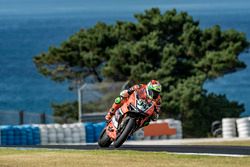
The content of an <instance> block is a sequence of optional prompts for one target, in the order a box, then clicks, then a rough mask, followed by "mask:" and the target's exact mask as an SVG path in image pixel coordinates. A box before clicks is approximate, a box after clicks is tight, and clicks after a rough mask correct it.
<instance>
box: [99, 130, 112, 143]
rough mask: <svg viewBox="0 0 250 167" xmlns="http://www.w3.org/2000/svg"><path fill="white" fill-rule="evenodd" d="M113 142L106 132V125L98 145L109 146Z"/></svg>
mask: <svg viewBox="0 0 250 167" xmlns="http://www.w3.org/2000/svg"><path fill="white" fill-rule="evenodd" d="M111 143H112V141H111V139H110V138H109V136H108V135H107V133H106V127H105V128H104V129H103V130H102V132H101V134H100V136H99V139H98V145H99V146H100V147H109V146H110V144H111Z"/></svg>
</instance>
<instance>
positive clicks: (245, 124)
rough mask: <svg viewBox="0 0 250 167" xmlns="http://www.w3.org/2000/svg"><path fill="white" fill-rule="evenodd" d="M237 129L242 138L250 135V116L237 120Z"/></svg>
mask: <svg viewBox="0 0 250 167" xmlns="http://www.w3.org/2000/svg"><path fill="white" fill-rule="evenodd" d="M236 122H237V130H238V134H239V137H240V138H246V137H250V120H249V118H239V119H237V120H236Z"/></svg>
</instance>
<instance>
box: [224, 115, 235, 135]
mask: <svg viewBox="0 0 250 167" xmlns="http://www.w3.org/2000/svg"><path fill="white" fill-rule="evenodd" d="M222 135H223V138H234V137H236V136H237V134H236V119H235V118H224V119H222Z"/></svg>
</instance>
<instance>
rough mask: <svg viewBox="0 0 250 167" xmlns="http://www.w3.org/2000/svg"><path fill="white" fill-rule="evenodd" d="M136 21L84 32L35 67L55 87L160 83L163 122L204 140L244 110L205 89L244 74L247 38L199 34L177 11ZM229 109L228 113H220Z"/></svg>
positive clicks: (150, 13) (214, 31) (214, 30)
mask: <svg viewBox="0 0 250 167" xmlns="http://www.w3.org/2000/svg"><path fill="white" fill-rule="evenodd" d="M135 18H136V19H137V22H122V21H117V22H116V24H114V25H106V24H105V23H97V24H96V25H95V26H94V27H92V28H89V29H86V30H80V31H79V32H78V33H76V34H74V35H73V36H72V37H70V39H69V40H67V41H66V42H64V43H62V45H61V46H60V47H58V48H55V47H52V48H50V49H49V51H48V52H47V53H42V54H41V55H38V56H36V57H35V58H34V62H35V64H36V66H37V68H38V70H39V72H40V73H42V74H43V75H45V76H47V77H50V78H51V79H52V80H55V81H64V80H67V81H70V82H73V81H74V80H75V79H76V78H81V79H83V78H85V77H87V76H89V75H94V76H95V77H96V78H97V80H98V81H101V80H102V79H103V78H106V79H107V78H109V79H113V80H115V81H124V80H133V81H136V82H148V80H151V79H158V80H159V81H160V82H161V83H162V86H163V93H162V98H163V103H162V111H163V113H162V116H167V117H169V116H171V117H174V118H179V119H181V120H182V121H183V125H184V132H185V133H186V134H185V135H186V136H190V135H191V136H204V135H206V133H205V132H207V131H209V129H207V128H208V127H209V126H210V125H209V124H211V122H212V121H213V120H214V119H221V118H222V117H223V116H239V115H240V113H241V112H243V111H244V107H243V106H242V105H239V104H238V103H235V102H230V101H228V100H227V99H226V97H224V96H223V97H222V96H220V95H219V96H217V95H209V94H207V92H206V90H204V88H203V84H204V82H205V81H207V80H208V79H215V78H217V77H220V76H223V75H225V74H227V73H231V72H235V71H237V70H238V69H239V68H245V64H244V62H242V61H240V60H239V59H238V57H239V54H240V53H241V52H243V51H244V50H245V49H247V48H248V47H249V42H248V41H247V39H246V36H245V34H244V33H241V32H237V31H235V30H225V31H223V30H221V28H220V27H219V26H218V25H215V26H213V27H211V28H207V29H201V28H199V22H197V21H194V20H193V18H192V17H191V16H189V15H188V14H187V13H186V12H179V13H178V12H177V11H176V10H175V9H173V10H170V11H166V12H165V13H161V11H160V10H159V9H158V8H152V9H150V10H146V11H145V12H144V13H141V14H136V15H135ZM209 99H210V100H209ZM222 99H223V100H222ZM220 100H221V101H222V102H223V103H221V104H220V103H218V106H216V107H217V111H216V112H219V113H220V114H218V115H217V117H213V116H211V117H199V115H203V114H205V113H206V114H208V115H209V113H207V112H211V111H212V110H213V109H212V106H210V103H213V102H214V101H220ZM205 102H206V103H205ZM200 104H203V105H202V106H201V105H200ZM231 105H233V106H234V107H233V109H232V110H230V111H228V112H227V113H226V112H222V110H220V107H223V106H231ZM204 106H205V108H204ZM231 111H232V112H231ZM211 115H212V114H211ZM207 118H209V121H207V120H205V119H207ZM201 120H204V122H205V123H204V124H206V126H204V128H206V129H205V130H200V131H195V128H196V127H197V126H196V124H195V123H194V122H195V121H198V122H199V121H201Z"/></svg>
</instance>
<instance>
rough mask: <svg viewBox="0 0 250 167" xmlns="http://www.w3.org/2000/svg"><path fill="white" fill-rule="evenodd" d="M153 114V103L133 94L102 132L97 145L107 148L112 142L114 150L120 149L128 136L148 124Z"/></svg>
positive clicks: (135, 93)
mask: <svg viewBox="0 0 250 167" xmlns="http://www.w3.org/2000/svg"><path fill="white" fill-rule="evenodd" d="M153 114H154V102H153V101H152V100H149V99H147V98H146V97H140V95H139V94H138V93H137V92H134V93H133V94H131V95H130V96H129V98H128V99H127V100H126V102H125V103H124V104H123V105H122V106H121V107H120V108H119V109H118V110H117V111H116V112H115V115H114V116H113V117H112V118H111V120H110V121H109V122H108V123H107V125H106V126H105V128H104V129H103V130H102V132H101V134H100V136H99V139H98V145H99V146H100V147H109V146H110V145H111V143H112V142H113V145H114V147H115V148H118V147H120V146H121V145H122V144H123V143H124V142H125V141H126V140H127V138H128V137H129V136H131V135H133V133H134V132H136V131H137V130H138V129H140V128H142V127H143V126H145V124H146V123H149V120H150V117H151V116H152V115H153Z"/></svg>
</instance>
